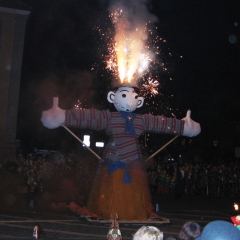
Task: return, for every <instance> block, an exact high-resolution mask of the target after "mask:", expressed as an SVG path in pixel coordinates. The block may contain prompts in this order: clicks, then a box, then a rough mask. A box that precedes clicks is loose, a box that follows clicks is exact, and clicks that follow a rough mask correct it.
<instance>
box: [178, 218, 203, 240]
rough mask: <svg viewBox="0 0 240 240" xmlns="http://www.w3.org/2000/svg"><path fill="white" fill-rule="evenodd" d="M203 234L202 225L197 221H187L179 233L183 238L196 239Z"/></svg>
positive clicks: (182, 239)
mask: <svg viewBox="0 0 240 240" xmlns="http://www.w3.org/2000/svg"><path fill="white" fill-rule="evenodd" d="M200 234H201V227H200V225H199V224H198V223H196V222H186V223H185V224H184V225H183V227H182V229H181V231H180V232H179V234H178V237H179V238H180V239H181V240H194V239H195V238H196V237H198V236H199V235H200Z"/></svg>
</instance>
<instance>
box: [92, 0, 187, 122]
mask: <svg viewBox="0 0 240 240" xmlns="http://www.w3.org/2000/svg"><path fill="white" fill-rule="evenodd" d="M129 2H131V3H132V1H131V0H129ZM131 3H129V6H130V5H131ZM129 6H128V8H125V7H119V6H118V7H115V6H114V7H112V8H111V13H110V15H109V16H108V17H109V19H110V20H111V21H110V22H111V23H110V24H109V25H108V26H107V29H103V28H102V27H101V26H96V27H95V30H97V31H98V32H99V34H100V36H101V41H104V44H105V46H106V49H105V51H104V52H103V53H102V59H103V63H104V64H105V66H104V67H105V69H106V70H107V72H108V73H110V75H111V84H112V86H119V85H120V84H123V83H126V84H127V85H132V86H138V88H139V89H140V95H141V96H143V97H144V98H145V104H146V105H147V106H148V110H149V111H150V112H151V113H152V114H159V113H160V114H164V115H169V112H170V115H171V116H173V117H174V116H176V113H173V112H175V110H174V109H172V108H171V107H170V103H169V101H171V99H172V97H173V95H171V96H164V95H163V94H162V93H160V88H162V86H163V85H164V84H165V83H166V81H167V80H170V81H171V80H172V78H171V77H170V76H169V73H170V72H171V65H170V62H169V60H170V59H171V58H174V57H176V56H177V54H175V53H174V52H170V50H169V48H168V46H167V40H166V39H163V38H162V37H160V36H159V35H158V32H159V31H158V27H157V24H155V25H154V24H153V23H154V19H153V18H151V16H150V17H149V14H146V12H145V16H142V15H141V14H139V13H140V12H142V11H140V12H139V13H137V14H136V13H135V12H136V11H135V12H133V11H131V10H129ZM134 14H135V15H134ZM132 15H134V16H133V17H132ZM143 15H144V14H143ZM146 15H148V16H147V18H146ZM109 19H108V20H109ZM147 19H148V20H147ZM108 20H107V21H106V20H105V22H109V21H108ZM151 20H153V21H151ZM160 46H161V47H160ZM179 57H180V58H182V56H178V58H179ZM160 76H161V79H160ZM176 111H177V112H178V109H177V110H176Z"/></svg>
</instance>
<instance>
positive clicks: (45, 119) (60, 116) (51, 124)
mask: <svg viewBox="0 0 240 240" xmlns="http://www.w3.org/2000/svg"><path fill="white" fill-rule="evenodd" d="M41 121H42V124H43V126H45V127H47V128H50V129H53V128H57V127H60V126H61V125H62V124H63V123H64V122H65V110H63V109H61V108H59V107H58V97H54V98H53V106H52V108H51V109H49V110H47V111H43V112H42V118H41Z"/></svg>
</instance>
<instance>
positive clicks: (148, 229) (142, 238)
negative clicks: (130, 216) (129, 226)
mask: <svg viewBox="0 0 240 240" xmlns="http://www.w3.org/2000/svg"><path fill="white" fill-rule="evenodd" d="M133 240H163V232H161V231H160V230H159V229H158V228H156V227H153V226H142V227H141V228H139V229H138V230H137V232H136V233H135V234H134V235H133Z"/></svg>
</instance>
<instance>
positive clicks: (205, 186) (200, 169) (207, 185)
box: [147, 161, 240, 199]
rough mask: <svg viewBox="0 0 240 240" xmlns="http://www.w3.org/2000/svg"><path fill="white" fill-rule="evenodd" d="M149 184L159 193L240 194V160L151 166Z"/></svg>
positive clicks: (224, 195) (208, 195) (232, 196)
mask: <svg viewBox="0 0 240 240" xmlns="http://www.w3.org/2000/svg"><path fill="white" fill-rule="evenodd" d="M147 172H148V180H149V186H150V189H151V191H152V192H154V191H155V192H156V193H157V194H169V193H175V198H180V197H181V194H186V195H188V196H194V195H200V194H201V195H205V196H207V197H215V198H218V197H230V198H233V199H235V198H239V197H240V164H239V163H238V162H237V161H231V162H229V163H228V164H204V163H196V164H193V163H181V162H167V163H162V162H160V163H156V164H155V165H153V167H152V168H149V169H148V171H147Z"/></svg>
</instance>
